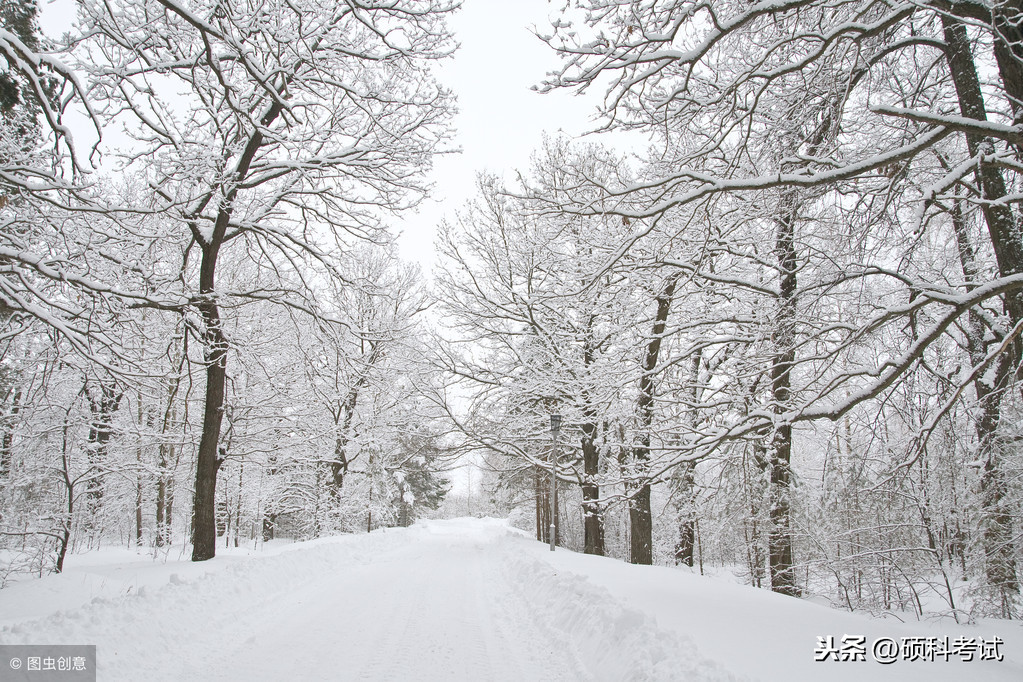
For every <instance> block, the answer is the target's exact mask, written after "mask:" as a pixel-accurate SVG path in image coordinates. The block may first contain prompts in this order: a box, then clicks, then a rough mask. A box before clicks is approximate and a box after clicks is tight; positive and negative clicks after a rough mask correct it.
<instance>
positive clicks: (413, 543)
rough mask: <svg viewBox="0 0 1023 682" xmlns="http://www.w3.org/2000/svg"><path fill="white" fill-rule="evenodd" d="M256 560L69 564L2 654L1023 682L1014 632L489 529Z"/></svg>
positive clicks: (605, 674)
mask: <svg viewBox="0 0 1023 682" xmlns="http://www.w3.org/2000/svg"><path fill="white" fill-rule="evenodd" d="M248 553H249V554H251V555H250V556H246V555H245V551H244V550H229V551H225V552H223V553H222V556H218V557H217V558H216V559H214V560H212V561H209V562H203V563H200V564H194V563H191V562H189V561H187V560H186V558H184V557H177V558H176V557H170V556H168V557H161V558H159V559H158V560H155V561H154V560H153V559H152V558H151V557H146V556H145V555H138V554H135V553H134V552H133V551H128V550H124V549H120V550H117V549H110V550H104V551H103V552H97V553H92V554H86V555H82V556H77V557H72V561H71V562H70V567H69V570H68V571H67V572H66V573H64V574H63V575H55V576H48V577H45V578H43V579H41V580H30V581H25V582H24V583H18V584H14V585H11V586H9V587H7V588H5V589H3V590H0V626H3V627H2V628H0V644H95V645H97V655H98V660H99V676H98V679H99V680H100V681H101V682H107V681H120V680H125V681H135V680H172V681H177V680H181V681H192V680H202V681H204V682H205V681H206V680H212V681H217V680H221V681H227V680H230V681H235V680H237V681H239V682H249V681H257V680H272V681H277V680H296V681H298V682H305V681H307V680H342V681H348V680H416V681H417V682H418V681H424V682H430V681H433V680H443V681H444V682H448V681H455V680H467V681H468V680H471V681H472V682H486V681H489V680H497V681H500V680H507V681H515V682H518V681H520V680H521V681H533V680H557V681H559V682H560V681H565V682H570V681H573V680H595V681H599V682H604V681H605V680H606V681H608V682H611V681H618V680H664V681H674V680H679V681H682V680H685V681H686V682H708V681H718V680H733V679H750V680H753V679H760V680H764V681H765V682H767V681H771V680H780V679H784V680H787V682H804V681H805V682H810V681H813V682H817V680H821V679H827V680H829V682H830V681H838V680H848V681H849V682H854V681H858V680H863V679H870V680H872V682H883V681H887V680H892V681H895V680H898V681H899V682H905V681H906V680H926V681H927V682H952V681H955V682H960V681H961V680H963V679H983V680H1013V681H1015V680H1020V679H1023V655H1021V654H1023V629H1021V628H1020V625H1019V624H1018V623H1016V622H1006V621H992V622H990V623H985V624H982V625H980V626H971V627H966V626H958V625H956V624H954V623H949V622H938V623H926V622H907V623H899V622H893V621H890V620H877V619H871V618H868V617H866V616H864V615H862V614H851V613H848V612H841V611H836V610H834V609H829V608H825V607H822V606H819V605H817V604H813V603H809V602H807V601H803V600H798V599H791V598H788V597H782V596H780V595H776V594H772V593H770V592H767V591H765V590H755V589H753V588H749V587H745V586H742V585H736V584H734V583H732V582H728V581H722V580H718V579H714V578H705V577H701V576H699V575H693V574H690V573H688V572H686V571H682V570H677V569H669V568H664V567H656V566H630V565H628V564H625V563H622V562H620V561H615V560H613V559H605V558H601V557H590V556H584V555H581V554H575V553H572V552H567V551H558V552H555V553H553V554H551V553H550V552H548V551H547V548H546V547H545V546H544V545H542V544H540V543H537V542H536V541H534V540H532V539H530V538H528V537H525V536H523V534H521V533H520V532H518V531H514V530H512V529H510V528H508V527H507V526H506V525H505V524H504V522H501V521H495V520H477V519H462V520H454V521H435V522H428V523H424V524H422V525H419V526H416V527H414V528H410V529H388V530H386V531H378V532H374V533H372V534H369V535H353V536H345V537H340V538H325V539H322V540H316V541H312V542H304V543H298V544H295V545H291V546H283V547H282V546H277V547H272V546H268V547H267V548H266V549H265V550H256V551H253V550H252V549H251V548H250V549H249V550H248ZM846 634H851V635H852V634H855V635H862V636H865V637H866V638H867V639H868V641H874V640H876V639H878V638H881V637H890V638H896V639H899V638H903V637H922V636H928V637H950V638H956V637H967V638H973V637H983V638H992V637H995V636H997V637H999V638H1001V639H1003V640H1004V646H1003V647H1002V651H1003V653H1004V660H1003V661H973V662H969V663H967V662H960V661H947V662H942V661H933V662H923V661H916V662H908V661H900V662H898V663H895V664H893V665H880V664H878V663H877V662H874V661H870V662H863V661H861V662H857V663H848V662H847V663H840V662H835V661H831V662H827V663H817V662H815V661H814V647H815V644H816V642H817V638H818V637H819V636H822V635H833V636H835V637H839V638H841V637H842V636H843V635H846ZM732 673H735V674H736V675H735V676H733V674H732ZM2 679H3V669H2V668H0V680H2Z"/></svg>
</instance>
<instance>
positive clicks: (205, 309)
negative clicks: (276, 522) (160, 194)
mask: <svg viewBox="0 0 1023 682" xmlns="http://www.w3.org/2000/svg"><path fill="white" fill-rule="evenodd" d="M225 221H226V218H225ZM225 227H226V226H225ZM218 250H219V244H218V243H217V242H214V243H213V244H212V245H211V246H205V247H203V250H202V254H203V257H202V265H201V268H200V273H199V295H200V297H201V301H200V303H199V306H198V307H199V312H200V313H201V314H202V320H203V324H204V325H205V327H204V329H203V335H202V338H203V343H204V345H205V354H206V399H205V404H204V407H203V420H202V437H201V438H200V439H199V452H198V456H197V458H196V463H195V498H194V502H193V517H192V561H206V560H207V559H212V558H213V557H214V556H215V555H216V552H217V520H216V491H217V471H218V470H219V469H220V465H221V464H222V463H223V460H222V459H220V458H219V457H218V453H219V445H220V430H221V426H222V424H223V421H224V399H225V395H226V387H227V339H226V338H225V336H224V331H223V329H222V327H221V321H220V308H219V306H218V305H217V302H216V298H215V293H214V272H215V269H216V263H217V253H218Z"/></svg>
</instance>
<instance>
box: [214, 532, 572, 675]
mask: <svg viewBox="0 0 1023 682" xmlns="http://www.w3.org/2000/svg"><path fill="white" fill-rule="evenodd" d="M463 530H464V529H463ZM419 535H420V537H418V538H417V540H418V541H417V542H413V543H407V542H406V543H403V544H400V545H397V546H395V547H391V548H387V549H384V550H382V551H381V552H380V553H379V554H378V555H376V556H374V557H372V559H371V561H370V562H369V563H365V564H361V565H354V566H351V565H349V566H344V567H341V568H340V569H339V570H337V571H336V572H330V573H328V574H326V575H323V576H322V577H320V578H318V579H316V580H313V581H310V582H309V583H307V584H305V585H303V586H301V587H298V588H296V589H293V590H289V591H287V592H282V593H280V594H278V595H276V596H275V597H274V598H273V599H271V600H270V601H268V602H266V603H264V604H263V605H262V606H261V608H260V610H259V612H258V613H250V612H248V611H247V610H246V609H244V608H243V609H242V610H241V611H240V612H239V613H236V614H235V615H234V617H233V618H232V619H231V620H230V622H229V623H227V624H225V625H226V626H227V627H229V628H230V629H233V630H236V631H238V632H242V633H245V635H246V636H244V638H242V637H238V638H234V641H232V642H231V643H230V644H229V646H227V647H224V648H223V649H221V650H219V651H215V652H214V651H211V652H210V653H211V654H212V656H210V658H209V660H204V661H202V662H200V663H197V664H196V665H195V672H196V673H199V674H201V675H202V678H203V679H222V680H237V679H245V680H253V679H267V680H271V679H273V680H286V679H300V680H301V679H345V680H401V679H408V677H409V675H410V674H411V673H412V672H413V671H414V672H415V676H416V677H417V678H418V679H428V680H446V679H456V680H509V681H518V680H532V679H552V680H577V679H588V676H587V675H585V674H584V673H581V672H577V669H578V666H577V664H576V663H575V661H574V660H572V657H571V655H570V654H566V652H565V651H564V650H561V649H559V648H557V647H554V646H552V644H551V641H550V638H549V637H547V636H545V633H544V632H543V631H542V630H541V629H540V628H538V627H537V625H536V623H535V618H534V616H533V614H531V613H530V612H529V610H528V608H527V607H526V605H525V603H524V602H523V601H522V600H521V599H518V598H517V597H516V595H515V594H514V592H513V588H512V586H511V585H510V584H509V583H508V581H507V580H506V579H505V578H506V572H505V567H506V565H507V562H506V559H507V557H505V556H504V555H503V553H502V552H500V551H495V549H496V548H497V547H498V545H497V544H496V543H493V542H487V541H486V538H485V537H484V536H483V535H481V534H479V533H476V534H472V533H469V534H465V533H459V534H454V533H443V534H442V533H438V532H437V531H436V530H434V531H433V532H426V533H423V532H421V533H420V534H419ZM232 623H233V625H231V624H232Z"/></svg>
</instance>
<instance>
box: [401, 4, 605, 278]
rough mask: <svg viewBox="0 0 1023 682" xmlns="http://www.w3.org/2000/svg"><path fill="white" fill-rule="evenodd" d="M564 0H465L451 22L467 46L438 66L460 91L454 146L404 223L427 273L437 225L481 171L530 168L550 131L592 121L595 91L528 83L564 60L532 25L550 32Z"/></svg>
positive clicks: (577, 129) (406, 253)
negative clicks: (545, 90) (581, 93)
mask: <svg viewBox="0 0 1023 682" xmlns="http://www.w3.org/2000/svg"><path fill="white" fill-rule="evenodd" d="M561 4H562V3H561V2H560V0H555V2H551V1H550V0H463V6H462V10H461V11H460V12H459V13H458V14H456V15H455V16H454V18H453V20H452V21H451V23H450V27H451V29H452V30H453V31H454V32H455V35H456V37H457V39H458V42H459V43H460V45H461V47H460V49H459V50H458V52H457V53H456V54H455V56H454V58H453V59H451V60H448V61H447V62H446V63H445V64H444V65H443V66H442V67H441V68H440V70H439V73H438V76H439V79H440V81H441V82H442V83H443V84H444V85H446V86H447V87H449V88H451V89H452V90H454V91H455V93H456V94H457V95H458V108H459V114H458V116H457V117H456V118H455V126H456V127H457V129H458V135H457V138H456V140H455V144H456V146H458V147H460V148H461V149H462V150H463V151H462V153H460V154H451V155H445V156H441V157H439V158H438V159H437V160H436V161H435V164H434V171H433V173H432V175H431V177H432V179H433V181H434V183H435V185H436V189H435V192H434V195H433V197H432V198H431V199H430V200H428V201H427V202H426V203H424V204H423V205H422V206H421V207H420V209H419V212H418V214H417V215H409V216H408V217H407V218H406V220H404V221H401V222H400V223H399V229H401V230H402V233H403V234H402V236H401V239H400V240H399V245H400V247H401V253H402V256H403V257H404V258H406V259H408V260H413V261H416V262H418V263H420V264H421V265H422V266H423V269H424V270H425V271H427V272H429V270H430V267H431V266H432V264H433V240H434V236H435V234H436V229H435V228H436V225H437V223H438V222H439V221H440V219H441V218H442V217H443V216H444V215H450V214H451V213H452V212H453V211H454V210H455V209H456V208H458V207H459V206H461V204H463V203H464V202H465V201H466V199H468V198H469V197H470V196H471V195H472V193H473V190H474V185H475V178H476V173H477V172H479V171H482V170H489V171H493V172H496V173H502V172H507V171H510V170H512V169H523V170H524V169H526V168H527V167H528V165H529V158H530V155H531V154H532V152H533V151H534V150H535V149H537V148H538V147H539V145H540V142H541V140H542V138H543V133H544V132H545V131H547V132H550V133H552V134H553V133H556V132H557V131H559V130H563V131H565V132H566V133H568V134H572V135H575V134H580V133H582V132H584V131H585V130H587V128H588V126H589V125H590V118H589V117H590V116H591V114H592V113H593V106H592V100H591V99H590V98H585V99H584V98H581V97H574V96H572V95H571V94H569V93H567V92H557V93H552V94H547V95H541V94H539V93H536V92H532V91H531V90H530V88H531V86H533V85H536V84H539V83H540V81H542V80H543V77H544V75H545V74H546V73H547V72H548V71H551V70H553V69H554V68H555V67H556V66H557V65H558V58H557V55H555V53H554V52H553V51H552V50H551V49H550V48H549V47H547V46H546V45H545V44H544V43H543V42H541V41H540V40H539V39H538V38H537V37H536V36H535V35H533V33H532V32H531V30H530V29H531V27H533V26H535V27H536V28H537V29H538V30H539V31H540V32H541V33H544V32H549V30H550V21H549V20H548V16H549V14H550V13H552V12H555V11H557V9H558V8H559V7H560V6H561Z"/></svg>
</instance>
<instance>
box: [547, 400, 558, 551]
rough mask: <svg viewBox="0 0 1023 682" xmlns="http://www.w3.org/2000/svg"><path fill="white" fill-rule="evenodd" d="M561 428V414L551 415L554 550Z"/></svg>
mask: <svg viewBox="0 0 1023 682" xmlns="http://www.w3.org/2000/svg"><path fill="white" fill-rule="evenodd" d="M560 430H561V415H560V414H552V415H551V440H552V442H553V446H552V448H551V494H550V498H551V527H550V537H551V551H552V552H553V551H554V539H555V536H556V534H557V518H558V517H557V514H558V476H557V464H558V431H560Z"/></svg>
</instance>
